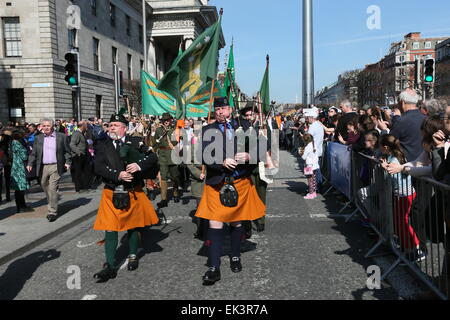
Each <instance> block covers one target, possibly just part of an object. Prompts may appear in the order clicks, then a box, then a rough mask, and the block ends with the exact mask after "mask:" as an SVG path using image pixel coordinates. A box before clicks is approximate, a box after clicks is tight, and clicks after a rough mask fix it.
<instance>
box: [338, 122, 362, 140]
mask: <svg viewBox="0 0 450 320" xmlns="http://www.w3.org/2000/svg"><path fill="white" fill-rule="evenodd" d="M358 122H359V116H355V117H354V118H353V119H351V120H350V121H349V122H348V123H347V132H348V138H347V140H344V138H343V137H342V135H339V137H338V138H339V142H340V143H342V144H346V145H353V144H355V143H357V142H358V141H359V139H360V137H361V134H360V133H359V131H358Z"/></svg>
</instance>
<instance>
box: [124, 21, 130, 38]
mask: <svg viewBox="0 0 450 320" xmlns="http://www.w3.org/2000/svg"><path fill="white" fill-rule="evenodd" d="M125 22H126V26H127V36H130V35H131V19H130V17H129V16H125Z"/></svg>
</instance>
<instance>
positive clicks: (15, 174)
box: [11, 129, 34, 212]
mask: <svg viewBox="0 0 450 320" xmlns="http://www.w3.org/2000/svg"><path fill="white" fill-rule="evenodd" d="M24 136H25V133H24V131H23V130H21V129H14V131H13V132H12V139H13V140H12V142H11V153H12V159H13V161H12V167H11V189H13V190H14V195H15V199H16V207H17V212H33V211H34V210H33V209H32V208H30V207H28V206H27V205H26V203H25V191H26V190H28V189H29V188H30V185H29V184H28V180H27V177H26V172H25V161H27V159H28V152H27V149H26V147H25V146H24V145H23V143H21V142H20V140H22V139H23V137H24Z"/></svg>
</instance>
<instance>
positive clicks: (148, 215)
mask: <svg viewBox="0 0 450 320" xmlns="http://www.w3.org/2000/svg"><path fill="white" fill-rule="evenodd" d="M129 194H130V207H129V208H128V209H127V210H119V209H116V208H115V207H114V204H113V202H112V197H113V191H112V190H109V189H104V190H103V194H102V199H101V200H100V207H99V208H98V212H97V219H96V220H95V224H94V230H105V231H127V230H131V229H135V228H143V227H147V226H152V225H155V224H157V223H158V221H159V219H158V216H157V215H156V211H155V209H154V208H153V205H152V203H151V202H150V200H149V199H148V198H147V195H146V194H145V193H144V192H143V191H142V188H140V189H137V190H136V191H134V192H129Z"/></svg>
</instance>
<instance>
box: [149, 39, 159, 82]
mask: <svg viewBox="0 0 450 320" xmlns="http://www.w3.org/2000/svg"><path fill="white" fill-rule="evenodd" d="M147 66H148V72H149V73H150V74H151V75H152V76H153V77H155V78H157V72H156V71H157V68H156V45H155V38H150V41H149V47H148V61H147Z"/></svg>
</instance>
